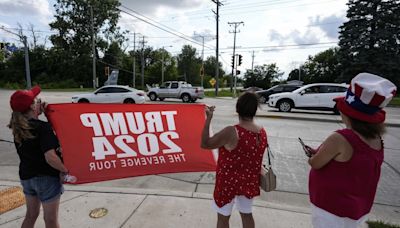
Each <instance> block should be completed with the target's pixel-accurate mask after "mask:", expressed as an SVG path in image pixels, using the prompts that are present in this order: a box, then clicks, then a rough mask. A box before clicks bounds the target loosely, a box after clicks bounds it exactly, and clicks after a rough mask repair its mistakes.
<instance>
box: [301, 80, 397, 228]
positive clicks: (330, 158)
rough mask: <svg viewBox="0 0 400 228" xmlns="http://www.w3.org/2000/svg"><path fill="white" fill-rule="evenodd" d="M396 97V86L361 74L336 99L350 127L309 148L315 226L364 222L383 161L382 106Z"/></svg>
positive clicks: (346, 226)
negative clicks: (344, 92)
mask: <svg viewBox="0 0 400 228" xmlns="http://www.w3.org/2000/svg"><path fill="white" fill-rule="evenodd" d="M395 94H396V86H395V85H394V84H393V83H392V82H390V81H388V80H386V79H384V78H382V77H379V76H377V75H373V74H369V73H360V74H358V75H357V76H356V77H354V78H353V80H352V81H351V84H350V87H349V89H348V90H347V93H346V96H345V97H338V98H335V99H334V100H335V102H336V104H337V108H338V110H339V111H340V114H341V118H342V121H343V123H344V124H345V125H346V128H345V129H341V130H337V131H335V132H334V133H333V134H331V135H330V136H329V137H328V138H327V139H326V140H325V141H324V142H323V143H322V144H321V145H320V146H319V147H318V149H316V150H314V149H311V150H312V155H311V157H310V159H309V160H308V163H309V164H310V166H311V168H312V169H311V170H310V175H309V193H310V201H311V211H312V224H313V226H314V228H322V227H330V228H335V227H338V228H339V227H340V228H353V227H354V228H356V227H359V226H361V225H362V224H364V222H365V221H366V219H367V214H368V213H369V212H370V210H371V207H372V204H373V202H374V198H375V194H376V189H377V185H378V181H379V178H380V173H381V165H382V162H383V158H384V146H383V140H382V135H383V134H384V132H385V127H384V121H385V114H386V113H385V111H384V110H383V108H384V107H385V106H386V105H387V104H388V103H389V102H390V100H391V99H392V98H393V97H394V96H395Z"/></svg>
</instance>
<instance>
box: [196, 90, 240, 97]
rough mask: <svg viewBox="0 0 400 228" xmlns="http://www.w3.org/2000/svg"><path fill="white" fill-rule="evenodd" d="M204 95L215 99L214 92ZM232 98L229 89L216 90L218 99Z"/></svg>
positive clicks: (207, 92)
mask: <svg viewBox="0 0 400 228" xmlns="http://www.w3.org/2000/svg"><path fill="white" fill-rule="evenodd" d="M238 92H239V91H238ZM204 95H205V96H206V97H215V90H212V91H205V92H204ZM232 96H233V93H232V92H231V91H230V90H229V89H223V90H218V97H232Z"/></svg>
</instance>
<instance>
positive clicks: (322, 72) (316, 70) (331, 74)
mask: <svg viewBox="0 0 400 228" xmlns="http://www.w3.org/2000/svg"><path fill="white" fill-rule="evenodd" d="M337 53H338V48H330V49H328V50H325V51H323V52H320V53H318V54H316V55H315V56H309V57H308V60H307V61H306V62H305V63H304V64H303V65H302V66H301V67H300V69H301V72H300V80H301V81H303V82H304V83H306V84H309V83H317V82H335V81H337V78H338V76H339V75H340V69H339V61H338V55H337ZM298 79H299V69H295V70H292V71H291V72H290V73H289V77H288V79H287V80H288V81H289V80H298Z"/></svg>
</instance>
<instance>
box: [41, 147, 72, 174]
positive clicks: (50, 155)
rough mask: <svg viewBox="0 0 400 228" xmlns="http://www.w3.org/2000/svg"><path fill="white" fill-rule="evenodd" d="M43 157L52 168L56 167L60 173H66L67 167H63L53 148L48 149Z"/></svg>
mask: <svg viewBox="0 0 400 228" xmlns="http://www.w3.org/2000/svg"><path fill="white" fill-rule="evenodd" d="M44 157H45V158H46V162H47V163H48V164H49V165H50V166H51V167H53V168H55V169H57V170H58V171H60V172H62V173H67V172H68V169H67V168H65V166H64V164H63V163H62V161H61V159H60V158H59V157H58V156H57V154H56V151H55V150H54V149H51V150H48V151H47V152H46V153H44Z"/></svg>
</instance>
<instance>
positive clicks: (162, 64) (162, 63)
mask: <svg viewBox="0 0 400 228" xmlns="http://www.w3.org/2000/svg"><path fill="white" fill-rule="evenodd" d="M168 47H172V45H170V46H168ZM161 51H162V61H161V84H163V83H164V71H165V69H164V55H165V52H166V50H165V46H163V47H162V49H161Z"/></svg>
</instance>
